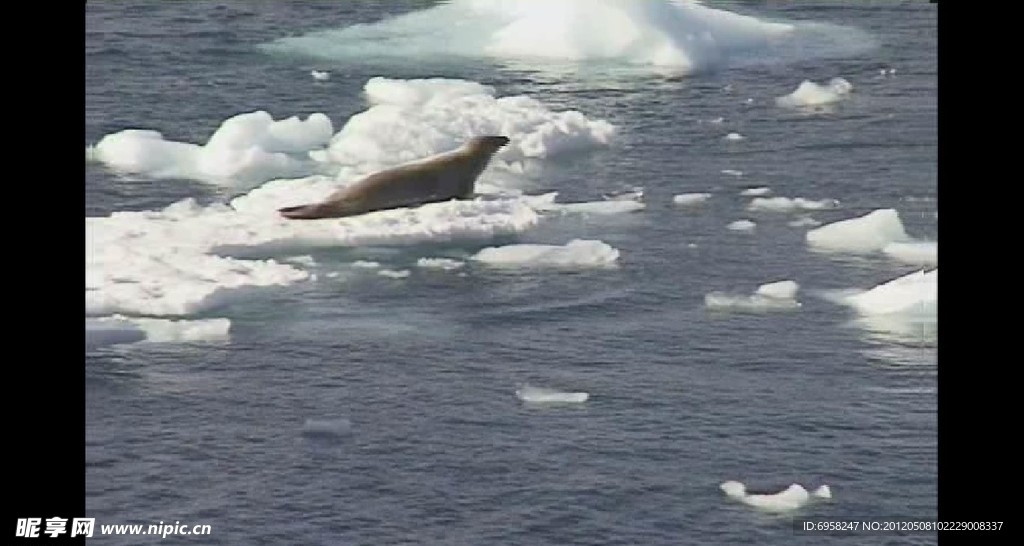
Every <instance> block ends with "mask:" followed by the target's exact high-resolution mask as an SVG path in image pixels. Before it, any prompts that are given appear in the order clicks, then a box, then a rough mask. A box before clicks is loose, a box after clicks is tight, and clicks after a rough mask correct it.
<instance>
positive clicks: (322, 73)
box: [309, 70, 331, 82]
mask: <svg viewBox="0 0 1024 546" xmlns="http://www.w3.org/2000/svg"><path fill="white" fill-rule="evenodd" d="M309 74H310V75H311V76H313V79H314V80H316V81H318V82H325V81H327V80H329V79H331V73H330V72H327V71H326V70H312V71H310V73H309Z"/></svg>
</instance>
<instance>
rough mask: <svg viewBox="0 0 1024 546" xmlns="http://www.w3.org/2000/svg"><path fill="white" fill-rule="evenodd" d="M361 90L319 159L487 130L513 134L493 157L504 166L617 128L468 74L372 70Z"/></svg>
mask: <svg viewBox="0 0 1024 546" xmlns="http://www.w3.org/2000/svg"><path fill="white" fill-rule="evenodd" d="M364 90H365V92H366V97H367V99H368V100H369V102H370V104H371V106H370V108H369V109H368V110H366V111H365V112H361V113H359V114H356V115H355V116H353V117H352V118H351V119H349V121H348V123H347V124H346V125H345V127H343V128H342V129H341V131H339V132H338V134H337V135H335V136H334V138H333V139H332V140H331V144H330V148H329V149H328V150H327V153H326V154H325V155H324V156H323V157H322V158H321V159H323V160H328V161H330V162H333V163H336V164H339V165H355V166H359V167H360V168H362V169H365V168H366V166H373V167H374V169H379V168H382V167H388V166H392V165H397V164H399V163H403V162H406V161H412V160H415V159H419V158H422V157H426V156H429V155H432V154H436V153H438V152H440V151H445V150H454V149H455V148H458V147H459V146H461V145H462V144H463V143H464V142H465V141H466V140H467V139H469V138H471V137H473V136H478V135H485V134H492V135H504V136H507V137H509V139H511V140H510V142H509V144H508V145H507V146H505V147H504V148H503V149H502V150H501V151H500V152H498V154H497V155H496V156H495V160H494V161H493V162H492V163H493V164H494V167H493V168H503V169H506V170H508V169H510V166H509V164H510V163H513V162H520V161H523V160H526V159H540V158H545V157H550V156H553V155H556V154H559V153H563V152H574V151H583V150H590V149H594V148H599V147H604V146H607V145H608V144H609V142H610V141H611V138H612V137H613V135H614V133H615V127H614V126H613V125H612V124H610V123H608V122H607V121H604V120H592V119H589V118H587V117H586V116H584V115H583V114H582V113H580V112H577V111H575V110H567V111H562V112H554V111H552V110H550V109H548V108H547V107H546V106H545V105H544V104H542V103H541V102H540V101H538V100H536V99H534V98H531V97H528V96H525V95H518V96H511V97H501V98H497V97H496V96H495V91H494V89H493V88H491V87H488V86H484V85H481V84H479V83H476V82H471V81H466V80H449V79H441V78H434V79H423V80H396V79H390V78H381V77H376V78H372V79H370V80H369V81H368V82H367V83H366V85H365V87H364Z"/></svg>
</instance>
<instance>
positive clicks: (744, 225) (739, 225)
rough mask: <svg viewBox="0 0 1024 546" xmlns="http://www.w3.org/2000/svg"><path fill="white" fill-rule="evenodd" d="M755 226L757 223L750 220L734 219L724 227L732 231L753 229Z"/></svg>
mask: <svg viewBox="0 0 1024 546" xmlns="http://www.w3.org/2000/svg"><path fill="white" fill-rule="evenodd" d="M756 227H757V224H755V223H754V222H751V221H750V220H736V221H735V222H732V223H730V224H729V225H727V226H725V228H726V229H729V230H732V231H754V229H755V228H756Z"/></svg>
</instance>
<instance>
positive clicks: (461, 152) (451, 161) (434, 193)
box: [278, 136, 509, 220]
mask: <svg viewBox="0 0 1024 546" xmlns="http://www.w3.org/2000/svg"><path fill="white" fill-rule="evenodd" d="M508 142H509V139H508V137H504V136H479V137H474V138H472V139H470V140H469V141H468V142H466V144H464V145H463V146H462V147H460V148H458V149H455V150H453V151H450V152H445V153H442V154H438V155H434V156H430V157H427V158H424V159H420V160H417V161H413V162H410V163H405V164H403V165H399V166H397V167H394V168H391V169H386V170H383V171H380V172H376V173H373V174H371V175H370V176H367V177H366V178H363V179H362V180H359V181H358V182H355V183H354V184H352V185H350V186H347V187H345V188H342V189H341V190H338V191H336V192H334V193H333V194H331V195H330V196H328V197H327V198H326V199H324V200H323V201H321V202H319V203H310V204H306V205H299V206H296V207H285V208H283V209H278V212H280V213H281V215H282V216H284V217H285V218H290V219H293V220H315V219H318V218H341V217H345V216H356V215H359V214H365V213H367V212H374V211H378V210H388V209H395V208H400V207H412V206H417V205H423V204H426V203H436V202H439V201H448V200H450V199H468V198H470V197H471V196H472V195H473V185H474V183H475V182H476V179H477V177H479V176H480V173H482V172H483V171H484V169H485V168H486V167H487V164H488V163H489V162H490V160H491V157H492V156H494V154H495V153H497V152H498V150H500V149H501V148H502V147H503V146H505V145H506V144H508Z"/></svg>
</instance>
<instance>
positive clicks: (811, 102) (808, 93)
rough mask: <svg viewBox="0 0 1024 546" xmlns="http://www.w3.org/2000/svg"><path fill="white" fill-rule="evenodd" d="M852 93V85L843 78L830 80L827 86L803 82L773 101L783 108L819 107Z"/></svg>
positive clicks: (807, 81)
mask: <svg viewBox="0 0 1024 546" xmlns="http://www.w3.org/2000/svg"><path fill="white" fill-rule="evenodd" d="M851 91H853V84H851V83H850V82H848V81H846V80H844V79H843V78H832V80H830V81H829V82H828V85H818V84H816V83H814V82H812V81H810V80H804V82H803V83H801V84H800V86H799V87H797V88H796V90H795V91H793V92H792V93H790V94H788V95H786V96H784V97H779V98H777V99H775V104H777V105H779V106H782V107H785V108H799V107H807V106H821V105H825V104H832V103H834V102H839V101H840V100H843V99H844V98H846V96H847V95H849V94H850V92H851Z"/></svg>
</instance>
